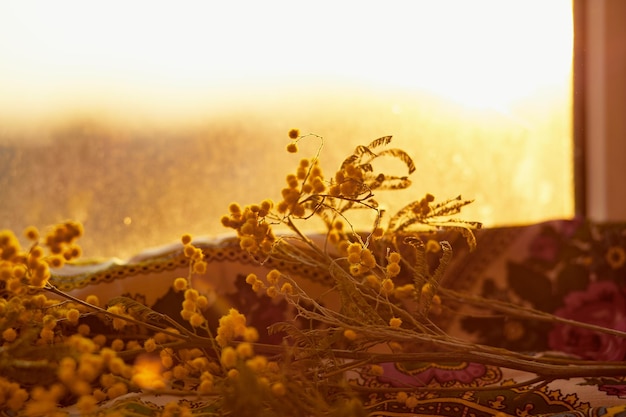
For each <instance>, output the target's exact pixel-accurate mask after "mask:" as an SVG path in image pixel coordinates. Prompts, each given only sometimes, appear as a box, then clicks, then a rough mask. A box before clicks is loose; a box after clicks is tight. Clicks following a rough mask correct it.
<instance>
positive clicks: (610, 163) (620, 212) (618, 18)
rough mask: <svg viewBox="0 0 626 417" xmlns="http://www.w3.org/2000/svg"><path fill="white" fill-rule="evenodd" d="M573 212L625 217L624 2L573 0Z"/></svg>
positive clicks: (605, 219) (606, 217)
mask: <svg viewBox="0 0 626 417" xmlns="http://www.w3.org/2000/svg"><path fill="white" fill-rule="evenodd" d="M573 8H574V13H573V14H574V22H573V23H574V63H573V65H574V71H573V73H574V79H573V84H574V85H573V90H574V94H573V95H574V97H573V103H574V105H573V136H574V155H573V157H574V182H575V207H576V214H577V215H579V216H581V217H585V218H589V219H591V220H593V221H600V222H614V221H626V191H625V190H624V186H623V184H622V181H623V180H622V178H623V175H624V174H623V164H624V160H626V121H625V120H624V116H623V113H624V110H626V77H625V76H624V74H626V41H625V40H626V25H624V16H626V2H623V1H621V0H573Z"/></svg>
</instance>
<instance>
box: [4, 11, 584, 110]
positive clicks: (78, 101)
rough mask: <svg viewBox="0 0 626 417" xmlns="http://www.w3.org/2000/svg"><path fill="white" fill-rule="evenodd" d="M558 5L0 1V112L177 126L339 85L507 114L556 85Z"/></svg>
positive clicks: (562, 31)
mask: <svg viewBox="0 0 626 417" xmlns="http://www.w3.org/2000/svg"><path fill="white" fill-rule="evenodd" d="M568 8H570V9H571V3H570V1H569V0H552V1H549V2H546V1H541V0H534V1H528V0H527V1H506V2H503V1H499V0H477V1H465V0H460V1H459V0H439V1H410V2H406V1H395V2H388V3H386V4H385V5H384V6H383V7H381V6H375V5H372V4H368V3H363V2H358V1H342V2H332V4H331V3H330V2H329V3H324V2H321V3H320V2H316V3H315V4H313V3H312V4H311V5H303V4H300V3H293V2H288V1H270V2H252V1H243V2H242V1H233V2H185V3H184V4H179V3H174V2H151V1H139V0H137V1H133V2H122V1H110V2H103V3H99V4H93V3H90V2H83V1H80V0H65V1H60V2H47V1H36V0H35V1H33V0H26V1H23V2H10V3H9V4H6V3H5V4H2V5H0V60H1V62H2V66H0V90H1V91H2V94H1V95H0V114H4V118H8V117H9V115H10V116H11V117H12V118H20V117H23V116H25V115H28V114H31V115H32V114H35V115H38V116H40V115H42V114H44V115H48V114H50V113H55V112H58V111H59V109H64V110H72V111H76V110H77V109H82V110H84V109H85V108H86V107H87V108H91V109H95V110H96V111H100V112H103V111H104V112H108V113H111V112H112V113H115V114H117V115H119V114H128V112H129V111H132V112H134V113H135V114H137V113H138V115H142V114H143V115H152V116H156V117H157V118H161V117H163V116H167V117H169V118H177V117H183V118H184V117H189V116H190V115H197V113H198V112H199V111H204V110H205V109H206V107H207V106H208V105H215V104H216V103H215V102H216V101H217V102H218V103H221V104H222V105H223V103H224V101H235V102H237V103H240V102H241V101H242V100H243V101H247V100H249V99H250V95H251V94H250V92H252V93H259V94H262V93H267V92H273V93H274V94H276V92H277V91H276V90H283V89H285V88H293V86H294V85H301V84H302V83H312V84H313V85H316V86H320V84H321V85H323V84H327V83H331V84H332V83H335V82H346V81H348V82H349V83H353V82H357V83H359V82H364V83H370V84H374V85H381V86H387V87H399V88H402V89H418V90H424V91H428V92H431V93H434V94H436V95H438V96H440V97H444V98H448V99H452V100H454V101H456V102H458V103H461V104H462V105H464V106H467V107H470V108H494V109H499V110H503V111H508V109H509V108H510V106H511V105H513V104H514V103H516V102H517V101H519V100H523V99H524V98H527V97H530V96H532V95H533V94H536V93H538V92H540V90H542V89H550V88H553V87H554V86H555V85H562V84H563V82H564V81H565V82H567V79H566V77H567V74H568V73H569V71H570V66H571V36H572V35H571V31H572V29H571V25H572V22H571V20H572V19H571V10H568ZM564 10H566V11H567V12H566V13H564ZM567 45H570V47H569V48H568V47H567ZM260 85H263V88H259V86H260ZM278 92H279V93H280V91H278ZM244 95H245V97H244Z"/></svg>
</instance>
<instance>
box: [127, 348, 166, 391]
mask: <svg viewBox="0 0 626 417" xmlns="http://www.w3.org/2000/svg"><path fill="white" fill-rule="evenodd" d="M132 381H133V383H135V384H137V386H139V387H140V388H142V389H163V388H165V380H164V379H163V366H162V365H161V360H160V359H159V357H158V355H148V354H144V355H140V356H138V357H137V359H136V360H135V364H134V366H133V377H132Z"/></svg>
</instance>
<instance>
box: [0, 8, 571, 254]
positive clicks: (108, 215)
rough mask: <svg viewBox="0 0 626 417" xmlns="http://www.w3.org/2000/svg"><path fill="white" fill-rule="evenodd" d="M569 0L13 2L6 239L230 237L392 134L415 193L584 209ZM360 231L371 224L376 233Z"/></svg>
mask: <svg viewBox="0 0 626 417" xmlns="http://www.w3.org/2000/svg"><path fill="white" fill-rule="evenodd" d="M572 38H573V36H572V5H571V1H569V0H552V1H550V2H546V1H542V0H538V1H529V0H519V1H517V0H516V1H513V0H510V1H506V2H503V1H499V0H495V1H485V0H481V1H465V0H459V1H452V0H438V1H390V2H385V3H384V4H383V3H376V4H374V3H365V4H364V3H363V2H348V1H345V2H330V1H328V2H325V1H318V2H314V3H311V4H306V5H305V4H302V3H300V2H286V1H285V2H276V1H269V2H241V1H239V2H238V1H233V2H186V3H182V4H180V3H175V2H171V3H166V2H147V1H145V2H142V1H134V2H117V1H110V2H102V3H99V4H97V5H96V4H93V3H90V2H81V1H60V2H46V1H23V2H5V3H2V4H0V91H2V94H1V95H0V126H1V128H0V201H2V205H1V206H0V219H2V220H1V222H2V224H0V228H7V227H8V228H11V229H14V230H16V231H20V230H21V229H23V228H24V227H26V226H27V225H31V224H32V225H36V226H38V227H44V226H46V225H49V224H53V223H55V222H58V221H61V220H64V219H67V218H73V219H77V220H80V221H81V222H83V223H84V226H85V229H86V236H85V237H84V238H83V239H82V246H83V249H84V251H85V253H86V255H88V256H120V257H125V256H129V255H132V254H133V253H136V252H137V251H139V250H141V249H143V248H146V247H150V246H155V245H161V244H164V243H169V242H171V241H173V240H177V239H178V237H179V236H180V234H182V233H185V232H189V233H192V234H195V235H216V234H220V233H224V232H225V229H223V228H222V226H221V224H220V221H219V219H220V217H221V215H222V214H224V213H225V212H226V208H227V206H228V204H229V203H230V202H232V201H238V202H240V203H242V204H249V203H255V202H259V201H261V200H262V199H264V198H272V199H274V200H278V199H279V198H280V189H281V188H282V187H283V184H284V176H285V174H287V173H290V172H292V171H294V170H295V167H296V165H297V162H298V160H299V159H300V158H302V157H308V156H313V155H314V154H315V152H316V149H317V145H318V143H317V141H315V140H311V141H310V142H309V143H303V146H301V150H300V152H299V154H296V155H290V154H287V153H286V152H285V146H286V144H287V142H288V141H289V139H288V138H287V134H286V133H287V131H288V130H289V129H290V128H292V127H297V128H299V129H300V130H301V131H302V132H303V133H308V132H312V133H316V134H318V135H321V136H323V137H324V138H325V140H324V148H323V150H322V153H321V157H322V167H323V168H324V170H325V173H326V175H327V176H329V177H330V176H331V175H332V174H333V173H334V170H335V169H336V168H337V167H338V164H339V163H340V161H341V160H342V158H343V157H345V156H346V155H348V154H349V153H350V152H352V150H353V149H354V148H355V146H357V145H360V144H366V143H368V142H369V141H371V140H373V139H376V138H377V137H380V136H384V135H393V136H394V141H393V143H392V145H395V146H396V147H400V148H402V149H404V150H406V151H407V152H408V153H409V154H410V155H411V156H412V157H413V158H414V159H415V161H416V165H417V171H416V172H415V173H414V174H413V175H412V180H413V185H412V187H411V188H410V189H409V190H406V191H402V192H399V193H395V192H394V193H391V194H389V193H388V194H387V195H386V196H382V195H381V196H380V197H379V200H380V201H384V202H385V205H386V207H387V208H389V209H390V210H394V209H397V208H399V207H401V206H402V205H404V204H405V203H407V202H408V201H409V200H414V199H418V198H421V197H422V196H423V195H424V194H425V193H427V192H430V193H433V194H435V196H436V197H437V198H438V199H443V198H448V197H455V196H456V195H458V194H462V195H463V197H465V198H470V199H475V200H476V201H475V202H474V203H473V204H472V205H470V206H469V207H467V209H466V210H465V211H464V214H463V216H462V217H463V218H465V219H468V220H478V221H482V222H484V223H485V224H486V225H488V226H492V225H504V224H514V223H527V222H535V221H540V220H544V219H548V218H559V217H570V216H572V215H573V212H574V209H573V174H572V140H571V137H572V133H571V115H570V108H571V101H572V99H571V97H572V90H571V58H572ZM361 226H363V225H361Z"/></svg>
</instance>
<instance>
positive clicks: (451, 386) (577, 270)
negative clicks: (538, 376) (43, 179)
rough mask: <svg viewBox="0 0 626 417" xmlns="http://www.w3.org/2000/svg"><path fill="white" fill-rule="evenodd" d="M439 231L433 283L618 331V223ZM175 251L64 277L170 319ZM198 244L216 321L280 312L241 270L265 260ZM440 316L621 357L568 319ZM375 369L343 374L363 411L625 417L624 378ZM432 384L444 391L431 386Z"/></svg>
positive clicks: (283, 312)
mask: <svg viewBox="0 0 626 417" xmlns="http://www.w3.org/2000/svg"><path fill="white" fill-rule="evenodd" d="M436 238H437V239H440V240H443V239H445V240H449V241H450V242H451V243H452V246H453V247H454V250H455V256H454V258H453V259H454V260H453V263H452V264H451V265H450V267H449V268H448V271H447V273H446V275H445V277H444V280H443V283H442V285H444V286H446V287H449V288H452V289H455V290H463V291H469V292H472V293H476V294H480V295H482V296H484V297H488V298H492V299H493V298H495V299H498V300H504V301H511V302H514V303H518V304H521V305H524V306H529V307H533V308H536V309H540V310H543V311H547V312H550V313H554V314H556V315H558V316H561V317H564V318H570V319H576V320H580V321H583V322H588V323H593V324H598V325H602V326H606V327H610V328H613V329H617V330H626V224H602V225H600V224H594V223H591V222H588V221H583V220H580V219H573V220H558V221H550V222H545V223H540V224H534V225H528V226H519V227H502V228H494V229H485V230H480V231H478V233H477V241H478V247H477V249H476V250H475V251H474V252H471V253H469V252H468V248H467V245H466V244H465V243H464V239H463V238H460V237H457V236H454V235H439V236H437V237H436ZM179 249H180V248H177V247H175V246H173V247H168V248H164V249H161V250H159V251H156V252H149V253H146V254H143V255H141V256H138V257H136V258H134V259H133V260H131V262H129V263H119V262H110V263H108V264H106V265H105V264H99V265H91V266H85V267H83V268H86V270H87V271H91V276H94V274H93V272H94V271H97V274H96V275H97V277H99V278H96V279H95V281H96V282H95V284H96V286H95V287H94V286H93V285H91V286H87V287H85V288H82V289H81V288H78V287H80V285H75V284H72V285H75V286H74V288H75V289H74V290H73V293H74V294H77V295H81V294H82V295H84V294H86V293H89V292H94V291H96V290H95V288H98V289H99V290H98V291H97V292H98V294H99V295H100V296H101V297H105V296H103V294H109V295H110V296H114V295H120V294H125V295H127V296H131V297H134V298H137V299H140V300H142V301H144V302H146V303H147V304H149V305H152V306H153V308H154V309H155V310H157V311H161V312H163V313H166V314H169V315H171V316H172V317H174V316H177V314H178V312H179V308H180V307H179V306H180V301H181V300H180V297H181V295H180V294H176V293H174V292H173V291H172V290H171V289H169V287H168V285H170V283H171V280H172V279H173V278H175V277H177V276H186V275H187V267H188V265H187V264H185V262H183V261H181V260H180V258H179V257H177V256H176V255H175V254H176V253H177V250H179ZM203 249H205V253H208V254H210V256H212V258H210V261H211V262H210V264H209V271H208V273H207V275H208V276H213V277H218V279H217V280H214V281H211V282H203V281H201V280H199V281H196V282H194V285H195V286H197V287H199V288H200V289H201V288H203V286H204V287H205V288H209V287H211V288H213V289H215V290H216V292H217V297H218V300H217V302H215V303H214V307H213V310H212V313H211V317H210V320H211V321H213V322H214V323H217V319H218V318H219V317H220V316H221V315H222V314H224V313H225V312H226V310H227V309H228V308H229V307H231V306H234V307H236V308H238V309H239V310H240V311H242V312H245V313H246V315H247V316H249V317H250V318H251V319H252V323H250V324H251V325H254V326H255V327H257V328H259V329H262V328H265V327H267V325H268V324H270V323H272V322H276V321H279V320H281V319H282V318H284V317H288V316H289V314H290V313H289V311H288V308H287V306H286V304H285V303H284V302H282V303H281V302H280V301H275V300H272V299H270V298H269V297H267V296H258V295H257V294H256V293H254V292H252V290H251V289H250V287H249V285H247V284H245V282H244V280H245V276H246V275H247V274H248V273H249V272H256V273H263V271H264V269H263V268H262V267H259V266H258V265H256V264H255V263H254V260H252V259H250V258H249V257H247V256H246V255H244V254H243V253H242V252H241V251H237V250H236V245H235V244H234V243H233V241H232V240H223V241H219V242H217V243H215V242H213V243H211V244H207V245H205V246H203ZM295 267H297V266H294V268H295ZM61 272H62V274H57V277H56V279H57V280H58V282H59V284H60V285H61V284H62V283H63V282H65V283H66V284H68V283H70V282H75V281H76V280H78V279H81V278H80V277H83V278H84V277H85V276H90V275H89V273H88V272H87V273H86V272H85V271H82V272H81V271H78V270H70V269H65V270H64V271H61ZM295 273H300V274H310V273H312V272H311V271H295ZM81 274H82V275H81ZM61 275H64V276H61ZM72 280H74V281H72ZM147 282H149V283H150V285H149V286H146V283H147ZM93 283H94V282H92V284H93ZM68 285H69V284H68ZM308 285H310V287H309V288H307V290H308V291H323V290H324V288H325V287H323V285H321V284H319V283H315V282H312V283H309V284H308ZM68 288H69V287H68ZM105 298H106V297H105ZM459 313H460V314H459ZM441 321H442V323H443V324H442V325H445V328H446V330H447V331H448V332H449V333H450V334H452V335H456V336H459V337H463V338H468V339H470V340H473V341H475V342H479V343H485V344H490V345H493V346H502V347H505V348H508V349H512V350H517V351H524V352H537V353H536V354H537V355H561V356H563V357H567V355H574V356H576V357H580V358H584V359H590V360H625V359H626V340H625V339H621V338H619V337H617V336H609V335H598V334H596V333H592V332H591V331H589V330H585V329H580V328H573V327H571V326H567V325H565V324H556V325H555V324H552V323H547V322H537V323H534V324H528V323H527V322H522V321H518V320H515V319H510V318H509V319H506V318H503V317H501V316H499V315H497V314H492V315H491V314H488V315H486V314H485V313H484V311H483V312H481V313H480V314H477V312H476V311H474V310H473V309H472V308H471V307H470V306H460V310H459V311H458V312H457V313H456V314H454V315H447V316H446V315H444V316H443V317H442V319H441ZM279 338H280V335H274V336H266V337H265V339H264V340H263V341H264V342H269V343H278V342H279V341H280V339H279ZM381 366H382V367H383V368H384V373H383V376H382V377H374V376H368V375H369V374H368V372H367V369H364V370H363V372H360V373H355V374H353V375H351V376H350V378H351V379H352V380H353V381H354V382H355V383H357V384H361V385H363V386H367V387H379V388H381V389H380V390H378V391H377V393H376V394H371V395H369V394H368V396H367V397H366V398H365V402H366V404H367V405H368V406H369V407H370V408H369V409H370V410H371V415H376V416H398V415H410V416H423V417H425V416H430V417H432V416H467V417H469V416H476V417H478V416H492V417H506V416H511V417H513V416H515V417H525V416H550V417H575V416H622V417H626V375H625V376H620V377H612V378H575V379H570V380H555V381H550V382H549V383H545V384H535V385H533V386H532V387H528V386H523V383H524V382H526V381H531V380H532V379H533V378H534V377H535V375H533V374H532V373H529V372H523V371H517V370H510V369H504V368H500V367H497V366H491V365H490V366H487V365H482V364H476V363H468V362H462V361H458V362H448V363H411V364H403V365H402V366H400V365H399V364H395V363H384V364H381ZM398 387H407V388H408V387H410V388H411V391H410V394H411V395H413V396H414V397H415V398H416V400H417V401H416V402H415V406H414V407H408V406H404V405H401V404H400V403H399V402H398V401H394V400H393V399H394V398H395V396H396V392H394V391H393V390H390V389H389V388H398ZM434 387H437V388H442V387H443V388H446V390H443V391H440V390H438V391H433V390H432V388H434ZM494 387H496V389H494ZM407 392H409V389H407ZM196 400H197V399H188V401H196ZM163 401H165V398H142V399H141V400H137V399H133V400H131V399H127V400H125V399H123V398H122V399H120V400H117V401H116V402H114V403H111V404H109V405H108V406H109V407H112V408H116V409H119V410H120V411H124V410H130V409H131V408H132V410H133V412H134V413H136V414H134V415H149V414H150V410H154V409H157V408H158V407H159V404H162V403H163ZM212 412H215V410H211V409H210V405H206V404H204V405H203V404H202V403H196V404H194V413H197V414H198V415H200V414H202V413H206V414H210V413H212Z"/></svg>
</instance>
